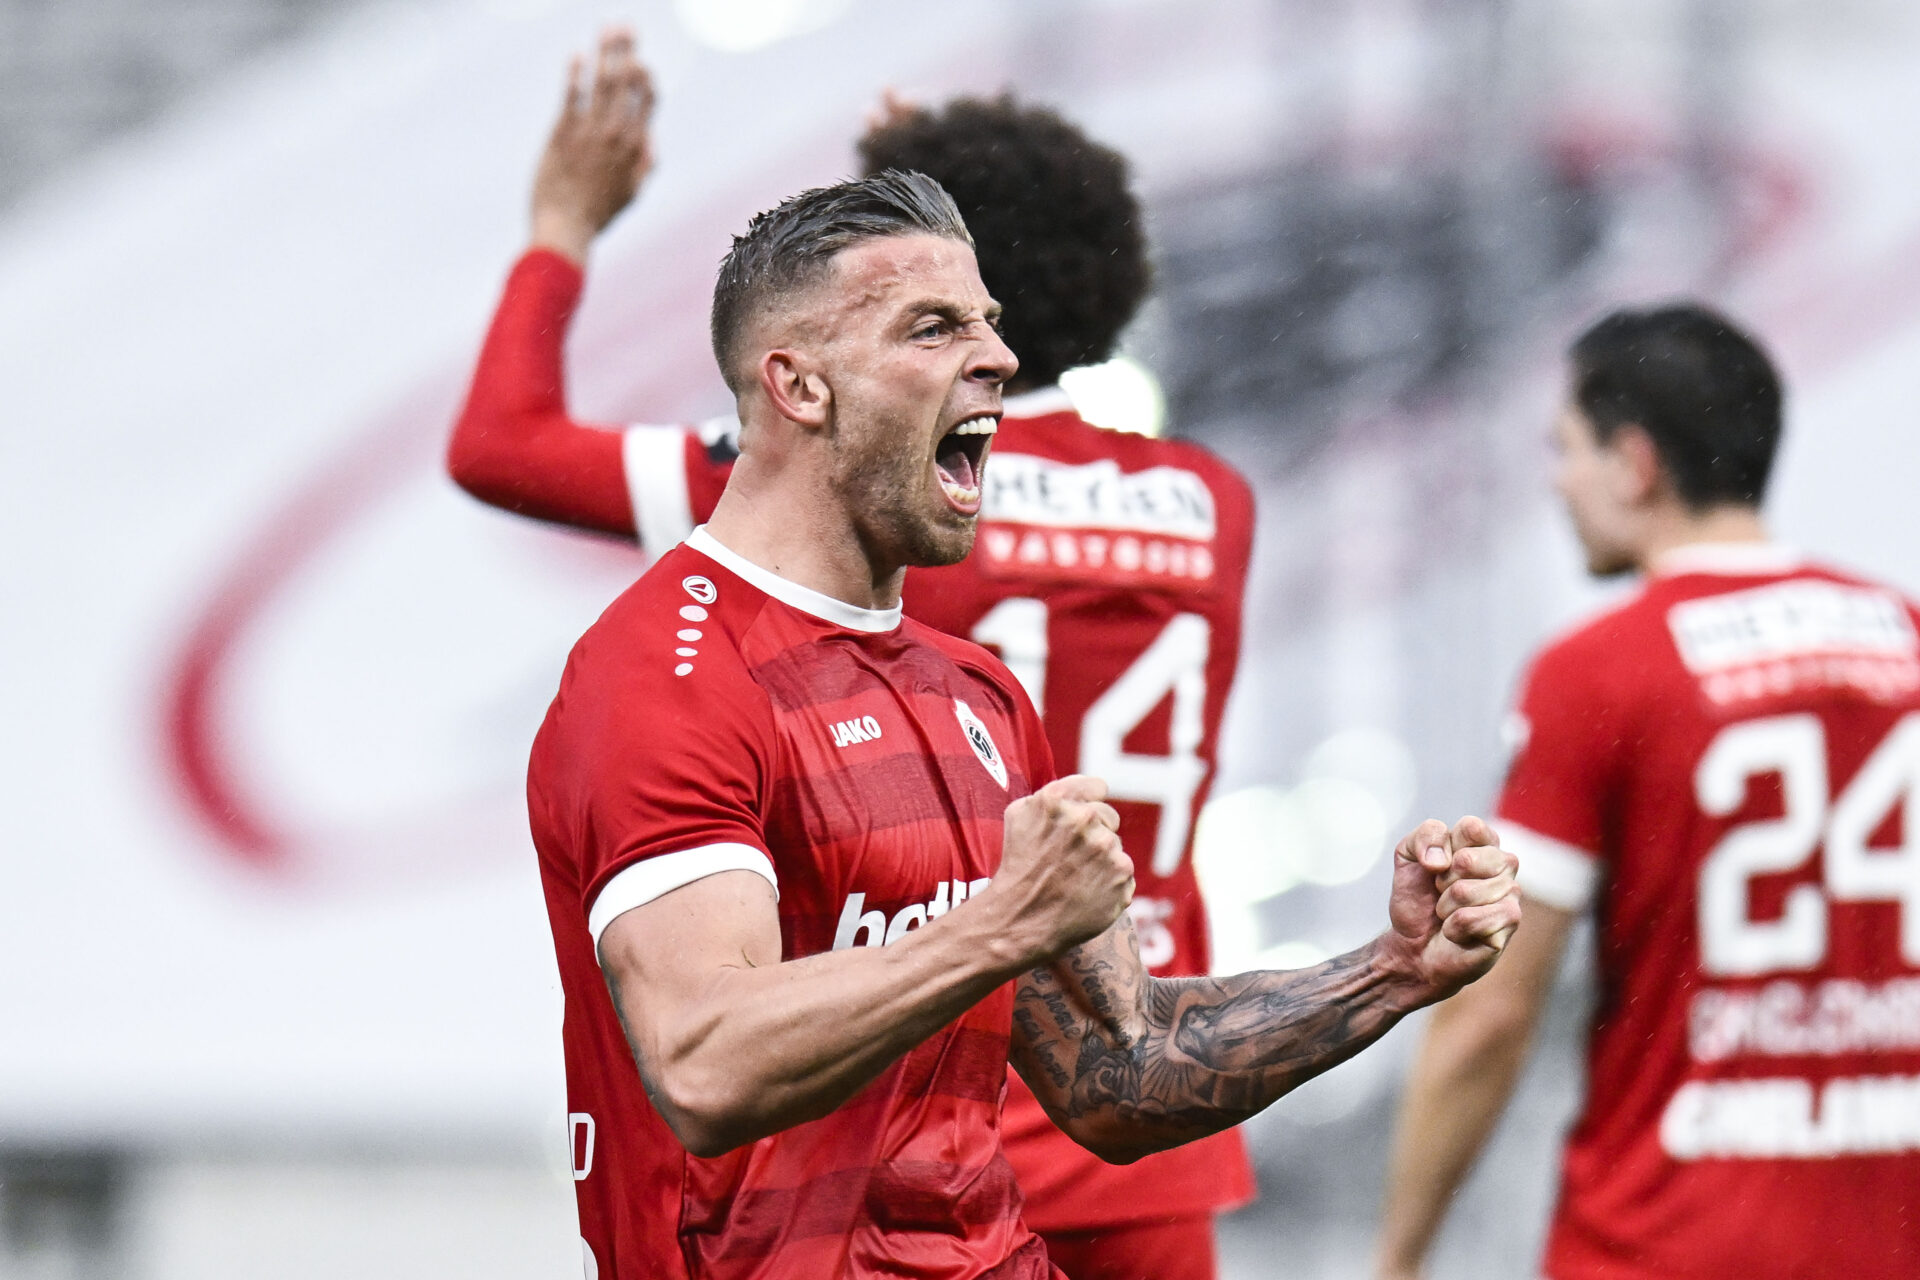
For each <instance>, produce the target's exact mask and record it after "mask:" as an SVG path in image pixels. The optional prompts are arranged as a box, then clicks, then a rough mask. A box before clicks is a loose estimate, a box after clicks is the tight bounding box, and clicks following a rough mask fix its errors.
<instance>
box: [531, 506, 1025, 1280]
mask: <svg viewBox="0 0 1920 1280" xmlns="http://www.w3.org/2000/svg"><path fill="white" fill-rule="evenodd" d="M1051 772H1052V766H1051V762H1050V761H1049V760H1048V758H1047V752H1046V745H1045V741H1044V739H1043V738H1042V737H1041V734H1040V728H1039V722H1038V719H1037V718H1036V717H1035V716H1034V714H1033V711H1032V709H1031V707H1029V706H1028V705H1027V702H1026V698H1025V696H1024V695H1023V694H1022V692H1021V691H1020V690H1019V688H1018V686H1017V685H1016V684H1015V682H1014V681H1013V679H1012V677H1011V676H1010V675H1009V674H1008V673H1007V671H1006V669H1005V668H1004V667H1002V666H1001V665H1000V664H999V663H998V662H996V661H994V659H993V658H992V657H991V656H989V655H988V654H986V653H985V652H983V651H982V650H980V649H979V648H977V647H976V646H974V645H971V644H967V643H965V642H964V641H957V640H953V639H951V638H949V637H947V636H944V635H941V634H939V633H938V632H935V631H933V630H931V629H929V628H926V627H923V626H921V625H919V624H917V623H914V622H911V621H905V622H903V621H902V620H901V618H900V614H899V611H898V610H888V611H875V610H866V609H859V608H855V607H853V606H851V605H847V604H845V603H843V602H841V601H837V600H833V599H831V598H829V597H826V596H822V595H819V594H818V593H816V592H812V591H809V590H807V589H806V588H803V587H800V586H798V585H796V584H794V583H790V582H787V581H785V580H783V579H780V578H778V577H775V576H774V575H772V574H771V573H768V572H767V571H765V570H763V569H760V568H758V567H757V566H755V565H753V564H751V563H749V562H747V561H745V560H742V559H741V558H740V557H738V556H735V555H734V554H733V553H732V552H730V551H728V550H726V549H725V548H724V547H722V546H720V544H718V543H717V542H715V541H714V540H713V539H712V538H710V537H707V536H706V535H705V533H704V531H701V532H699V533H696V534H695V535H694V536H693V537H691V538H689V539H688V541H687V542H686V544H685V545H683V546H681V547H678V548H676V549H675V550H673V551H670V552H668V553H667V554H666V555H665V556H662V557H661V558H660V559H659V561H658V562H656V563H655V565H654V566H653V568H652V569H651V570H650V571H649V572H648V573H647V574H646V575H645V576H644V577H642V578H641V580H640V581H639V582H638V583H637V584H635V585H634V586H633V587H632V588H631V589H629V590H628V591H627V592H626V593H625V594H624V595H622V596H621V597H620V598H619V599H618V600H617V601H615V602H614V604H613V605H612V606H611V607H610V608H608V610H607V611H606V613H605V614H604V615H602V617H601V618H600V620H599V622H597V623H596V624H595V625H594V626H593V627H592V628H591V629H590V630H588V632H587V633H586V635H585V636H583V637H582V638H581V640H580V642H579V643H578V644H577V645H576V646H575V647H574V650H573V653H572V655H571V657H570V658H569V659H568V662H567V667H566V672H565V674H564V675H563V676H562V678H561V684H560V692H559V694H558V696H557V697H556V698H555V699H554V702H553V706H552V708H551V710H550V711H549V712H548V713H547V718H546V722H545V724H544V725H543V726H542V727H541V730H540V734H539V736H538V738H537V739H536V740H535V743H534V749H533V759H532V763H531V767H530V770H529V774H528V786H527V790H528V808H529V811H530V814H531V819H532V826H533V834H534V843H535V845H536V847H537V848H538V850H539V855H540V875H541V881H542V884H543V886H544V888H545V892H546V899H547V911H548V916H549V919H550V922H551V925H552V928H553V936H554V945H555V948H556V950H557V952H558V955H559V962H560V977H561V985H562V987H563V989H564V991H565V995H566V1024H565V1044H566V1061H567V1090H568V1099H569V1110H570V1111H571V1112H572V1113H573V1120H574V1126H575V1150H574V1155H575V1162H576V1163H575V1176H576V1178H577V1179H578V1187H577V1191H578V1197H579V1204H580V1223H581V1232H582V1235H583V1238H584V1240H585V1242H586V1245H587V1247H588V1248H589V1249H590V1250H591V1251H592V1254H593V1257H594V1259H595V1265H596V1268H597V1272H598V1274H599V1275H600V1276H602V1277H620V1278H622V1280H628V1278H637V1277H669V1276H670V1277H687V1278H689V1280H692V1278H700V1280H705V1278H708V1277H712V1278H715V1280H719V1278H723V1277H725V1278H733V1277H737V1278H739V1280H748V1278H750V1277H754V1278H763V1280H788V1278H790V1277H795V1276H853V1277H868V1276H873V1277H877V1276H898V1275H914V1276H921V1277H928V1278H929V1280H932V1278H935V1277H951V1278H952V1280H961V1278H962V1277H979V1276H992V1277H996V1278H997V1280H1033V1278H1042V1280H1044V1278H1045V1277H1049V1276H1052V1275H1053V1274H1055V1273H1054V1272H1053V1270H1052V1268H1051V1267H1050V1266H1049V1265H1048V1263H1047V1261H1046V1252H1045V1248H1044V1246H1042V1245H1041V1244H1040V1242H1039V1241H1038V1239H1037V1238H1036V1237H1035V1236H1033V1235H1032V1234H1031V1233H1030V1232H1029V1231H1028V1230H1027V1228H1026V1226H1025V1225H1024V1224H1023V1223H1022V1221H1021V1216H1020V1204H1021V1202H1020V1193H1019V1190H1018V1188H1017V1187H1016V1184H1015V1181H1014V1176H1013V1172H1012V1170H1011V1169H1010V1168H1009V1167H1008V1165H1007V1162H1006V1159H1005V1157H1004V1155H1003V1154H1002V1152H1001V1142H1000V1109H1001V1099H1002V1095H1003V1093H1004V1091H1005V1082H1006V1073H1007V1046H1008V1039H1009V1036H1010V1035H1011V1020H1012V1005H1013V994H1012V987H1011V986H1010V985H1009V986H1006V987H1002V988H1001V989H1000V990H999V991H998V992H996V993H995V994H994V995H993V996H991V997H989V998H988V999H986V1000H984V1001H982V1002H981V1003H980V1004H979V1005H977V1006H975V1007H974V1008H973V1009H972V1010H971V1011H970V1012H968V1013H967V1014H966V1015H965V1016H963V1017H961V1018H960V1019H958V1020H957V1021H955V1022H954V1023H952V1024H950V1025H949V1026H947V1027H946V1028H944V1029H943V1030H941V1031H940V1032H938V1033H936V1034H935V1035H934V1036H932V1037H931V1038H929V1039H928V1040H927V1041H926V1042H925V1043H923V1044H922V1045H920V1046H919V1047H918V1048H917V1049H914V1050H913V1051H911V1052H910V1053H908V1054H906V1055H905V1056H904V1057H903V1058H901V1059H900V1060H899V1061H898V1062H896V1063H895V1064H894V1065H893V1066H892V1067H890V1068H888V1069H887V1070H886V1071H885V1072H883V1073H882V1074H881V1076H880V1077H879V1078H878V1079H877V1080H875V1081H874V1082H873V1083H872V1084H870V1085H869V1086H867V1088H865V1089H864V1090H862V1091H861V1092H860V1093H859V1094H857V1095H855V1096H854V1097H853V1098H852V1099H851V1100H850V1101H848V1102H847V1103H846V1104H845V1105H843V1106H841V1107H840V1108H839V1109H838V1110H836V1111H835V1112H833V1113H832V1114H831V1115H829V1116H826V1117H825V1118H823V1119H820V1120H816V1121H812V1122H809V1123H806V1124H801V1125H798V1126H795V1127H794V1128H791V1129H787V1130H785V1131H783V1132H780V1133H777V1134H774V1135H772V1136H770V1137H767V1138H762V1139H761V1140H759V1141H758V1142H754V1143H752V1144H750V1145H748V1146H745V1147H742V1148H740V1149H739V1150H736V1151H733V1152H730V1153H728V1154H727V1155H724V1156H721V1157H718V1158H715V1159H700V1158H696V1157H694V1156H692V1155H690V1154H688V1152H687V1151H686V1150H685V1149H684V1148H683V1147H681V1145H680V1144H679V1142H678V1141H676V1140H675V1138H674V1136H673V1134H672V1132H671V1131H670V1130H669V1129H668V1128H667V1126H666V1124H665V1122H664V1121H663V1120H662V1119H661V1118H660V1116H659V1114H658V1113H657V1112H656V1111H655V1110H654V1109H653V1107H652V1105H651V1104H650V1102H649V1101H648V1099H647V1095H646V1090H645V1088H644V1087H643V1086H642V1084H641V1080H640V1075H639V1072H638V1071H637V1070H635V1067H634V1062H633V1058H632V1056H631V1053H630V1051H629V1049H628V1047H627V1043H626V1040H625V1038H624V1036H623V1035H622V1033H621V1029H620V1024H619V1020H618V1018H617V1017H616V1015H615V1012H614V1008H613V1002H612V1000H611V998H610V997H609V995H608V993H607V988H606V984H605V982H604V980H603V979H602V977H601V974H600V970H599V967H598V961H597V955H596V945H597V943H598V940H599V936H600V933H601V931H602V930H603V929H604V928H605V927H606V925H607V924H608V922H609V921H611V920H612V919H613V918H614V917H616V916H618V915H619V914H620V913H621V912H623V911H627V910H630V909H632V908H634V907H637V906H641V905H644V904H645V903H647V902H649V901H651V900H653V899H654V898H657V897H659V896H661V895H662V894H665V893H668V892H671V891H672V890H673V889H676V888H678V887H680V886H681V885H684V884H687V883H690V882H692V881H694V880H697V879H700V878H701V877H703V876H706V875H710V874H713V873H715V872H718V871H727V870H746V871H752V872H755V873H757V874H760V875H762V876H765V877H766V878H767V879H768V881H769V882H771V883H772V884H773V886H774V887H775V890H776V892H777V893H778V895H779V907H778V910H779V919H780V933H781V952H782V957H783V959H786V960H794V959H799V958H801V957H805V956H810V955H816V954H819V953H822V952H825V951H829V950H838V949H841V948H845V947H852V946H881V945H884V944H886V943H889V942H892V941H894V940H896V939H898V938H899V937H901V936H902V935H903V934H905V933H906V932H908V931H910V930H912V929H915V928H918V927H920V926H921V925H923V924H925V923H926V922H927V921H929V920H932V919H935V918H937V917H939V916H940V915H942V914H944V913H945V912H946V911H948V910H950V909H952V908H953V907H954V906H955V905H956V904H958V903H961V902H964V901H965V900H966V898H967V897H968V896H970V895H971V894H973V893H977V892H979V890H981V889H982V888H984V887H985V886H986V884H987V882H988V879H989V877H991V876H992V874H993V872H994V870H995V868H996V867H997V866H998V865H999V860H1000V848H1001V826H1002V814H1003V813H1004V811H1005V809H1006V807H1007V805H1008V804H1009V803H1011V802H1012V801H1014V800H1016V799H1018V798H1020V797H1021V796H1023V795H1026V794H1028V793H1029V792H1030V791H1032V790H1033V789H1034V788H1035V787H1037V786H1040V785H1042V784H1043V783H1045V782H1046V781H1047V780H1048V779H1049V777H1050V776H1051Z"/></svg>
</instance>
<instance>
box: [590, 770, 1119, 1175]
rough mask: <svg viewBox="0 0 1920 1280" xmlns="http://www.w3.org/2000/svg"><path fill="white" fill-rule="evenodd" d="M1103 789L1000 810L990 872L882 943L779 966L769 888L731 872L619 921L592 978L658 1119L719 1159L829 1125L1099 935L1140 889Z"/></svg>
mask: <svg viewBox="0 0 1920 1280" xmlns="http://www.w3.org/2000/svg"><path fill="white" fill-rule="evenodd" d="M1105 795H1106V785H1105V784H1104V783H1102V782H1100V781H1099V780H1098V779H1094V778H1080V777H1074V778H1062V779H1060V780H1059V781H1057V782H1054V783H1051V784H1049V785H1048V786H1047V787H1045V788H1043V789H1042V790H1041V791H1039V792H1038V793H1036V794H1035V795H1032V796H1028V797H1026V798H1025V799H1023V800H1020V801H1017V802H1015V804H1014V805H1013V806H1011V807H1010V808H1009V809H1008V811H1007V819H1006V834H1005V844H1004V852H1003V857H1002V861H1001V866H1000V870H999V872H998V873H997V874H996V875H995V876H994V877H993V881H992V883H991V884H990V885H989V886H988V887H987V888H986V889H984V890H983V891H982V892H980V893H979V894H978V895H976V896H974V897H972V898H969V899H968V900H967V901H966V902H964V903H963V904H961V905H960V906H959V907H956V908H955V909H953V910H951V911H949V912H947V913H946V914H945V915H943V916H941V917H940V918H939V919H937V920H933V921H930V922H929V923H928V924H926V925H925V926H923V927H921V928H918V929H914V930H911V931H910V932H908V933H907V934H906V936H905V937H903V938H901V939H900V940H899V941H897V942H894V943H892V944H891V945H889V946H885V947H853V948H850V949H848V950H845V951H832V952H827V953H825V954H821V955H815V956H809V957H806V958H804V959H799V960H790V961H785V962H783V961H781V959H780V927H779V920H778V917H777V915H776V914H775V910H774V899H773V890H772V888H771V887H770V886H769V885H768V884H767V882H766V881H765V880H763V879H761V878H760V877H759V876H757V875H755V874H753V873H752V872H747V871H728V872H722V873H720V874H717V875H712V876H708V877H707V878H705V879H703V880H696V881H694V882H693V883H691V884H688V885H685V886H683V887H682V888H679V889H675V890H674V891H673V892H671V893H668V894H665V895H664V896H662V897H659V898H657V899H655V900H653V901H652V902H649V903H647V904H646V905H645V906H641V907H636V908H634V909H633V910H631V911H628V912H626V913H625V914H623V915H620V916H617V917H615V918H614V920H613V921H612V922H611V923H610V924H608V925H607V927H606V930H605V932H604V933H603V934H602V935H601V938H600V966H601V969H602V971H603V972H604V973H605V975H606V978H607V984H608V986H609V988H610V990H611V991H612V994H613V1001H614V1007H615V1008H616V1009H617V1010H618V1011H619V1013H620V1018H621V1023H622V1025H623V1026H624V1027H625V1028H626V1031H627V1039H628V1042H629V1043H630V1044H631V1045H632V1048H633V1054H634V1060H635V1062H637V1063H638V1064H639V1067H640V1074H641V1077H642V1079H643V1080H644V1082H645V1084H646V1087H647V1094H648V1096H649V1097H650V1098H652V1099H653V1102H654V1105H655V1107H656V1108H657V1109H658V1110H659V1112H660V1115H661V1117H662V1118H663V1119H664V1120H666V1122H667V1124H668V1126H669V1127H671V1128H672V1129H673V1131H674V1134H675V1135H676V1136H677V1137H678V1138H679V1139H680V1141H681V1142H682V1144H684V1145H685V1146H686V1148H687V1149H688V1150H689V1151H692V1152H693V1153H694V1154H696V1155H703V1156H712V1155H717V1154H719V1153H721V1152H724V1151H729V1150H731V1149H733V1148H734V1147H737V1146H741V1145H743V1144H745V1143H748V1142H751V1141H753V1140H755V1139H757V1138H761V1137H764V1136H766V1135H767V1134H770V1133H775V1132H778V1131H779V1130H781V1129H786V1128H790V1127H791V1126H793V1125H796V1124H800V1123H802V1122H804V1121H807V1120H813V1119H818V1118H819V1117H821V1116H823V1115H825V1114H827V1113H828V1112H829V1111H831V1110H833V1109H834V1108H835V1107H837V1106H839V1105H840V1104H841V1103H843V1102H845V1101H846V1100H847V1099H848V1098H850V1097H852V1096H853V1094H854V1093H855V1092H857V1091H858V1090H859V1089H860V1088H861V1087H862V1086H864V1085H866V1084H867V1083H869V1082H870V1081H872V1080H873V1079H874V1078H875V1077H876V1076H878V1075H879V1074H880V1073H881V1072H882V1071H884V1070H885V1069H886V1068H887V1067H888V1066H889V1065H890V1064H891V1063H892V1062H893V1061H894V1060H895V1059H897V1058H898V1057H900V1055H902V1054H903V1053H905V1052H907V1051H908V1050H909V1049H911V1048H913V1047H914V1046H915V1045H917V1044H919V1043H920V1042H921V1041H923V1040H925V1039H926V1038H927V1037H928V1036H930V1035H932V1034H933V1033H934V1032H935V1031H937V1030H939V1029H940V1028H941V1027H943V1026H945V1025H946V1024H947V1023H949V1022H952V1021H953V1020H954V1019H955V1018H958V1017H959V1016H960V1015H961V1014H963V1013H965V1012H966V1011H967V1010H968V1009H970V1008H972V1007H973V1006H974V1005H976V1004H978V1003H979V1002H980V1001H981V1000H983V999H985V998H986V997H987V996H988V995H989V994H991V993H992V992H993V991H994V989H995V988H997V987H1000V986H1002V985H1003V984H1005V983H1006V982H1007V981H1009V980H1010V979H1012V978H1013V977H1014V976H1016V975H1017V974H1019V973H1021V972H1024V971H1025V970H1026V969H1028V968H1031V967H1032V966H1033V965H1034V964H1036V963H1040V962H1042V961H1043V960H1045V959H1047V958H1050V957H1052V956H1056V955H1059V954H1060V953H1061V952H1062V951H1063V950H1065V949H1066V948H1068V947H1070V946H1073V945H1075V944H1077V943H1079V942H1082V941H1084V940H1086V939H1087V938H1090V937H1093V936H1094V935H1096V934H1098V933H1100V932H1101V931H1102V930H1104V929H1106V928H1108V927H1109V926H1110V925H1111V924H1112V923H1113V922H1114V920H1115V919H1116V918H1118V917H1120V915H1121V913H1122V912H1123V911H1124V910H1125V909H1126V903H1127V900H1128V898H1129V897H1130V896H1131V895H1132V888H1133V864H1132V862H1131V861H1130V860H1129V859H1128V858H1127V856H1126V854H1125V853H1124V852H1122V851H1121V849H1120V842H1119V838H1118V837H1117V836H1116V835H1115V834H1114V831H1115V828H1116V827H1117V826H1118V825H1119V817H1118V815H1117V814H1115V813H1114V811H1113V809H1112V808H1110V807H1109V806H1108V805H1106V804H1105V803H1103V802H1102V799H1103V797H1104V796H1105Z"/></svg>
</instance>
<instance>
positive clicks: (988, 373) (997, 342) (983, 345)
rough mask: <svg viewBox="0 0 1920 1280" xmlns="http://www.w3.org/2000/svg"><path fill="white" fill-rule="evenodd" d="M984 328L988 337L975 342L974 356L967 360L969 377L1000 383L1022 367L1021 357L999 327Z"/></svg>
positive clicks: (978, 380)
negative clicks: (1002, 334) (1009, 344)
mask: <svg viewBox="0 0 1920 1280" xmlns="http://www.w3.org/2000/svg"><path fill="white" fill-rule="evenodd" d="M984 328H985V330H986V337H985V338H984V339H983V340H981V341H980V342H978V343H976V344H975V346H974V349H973V356H972V358H971V359H970V360H968V362H967V377H968V378H969V379H971V380H972V381H974V382H986V383H992V384H994V385H999V384H1001V383H1004V382H1006V381H1007V380H1008V379H1009V378H1011V377H1013V375H1014V373H1015V372H1016V371H1017V370H1018V369H1019V368H1020V357H1019V356H1016V355H1014V354H1013V349H1012V348H1011V347H1009V346H1008V345H1007V343H1006V340H1005V339H1004V338H1002V337H1001V336H1000V331H999V330H998V329H995V328H994V327H993V326H991V325H987V326H984Z"/></svg>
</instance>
